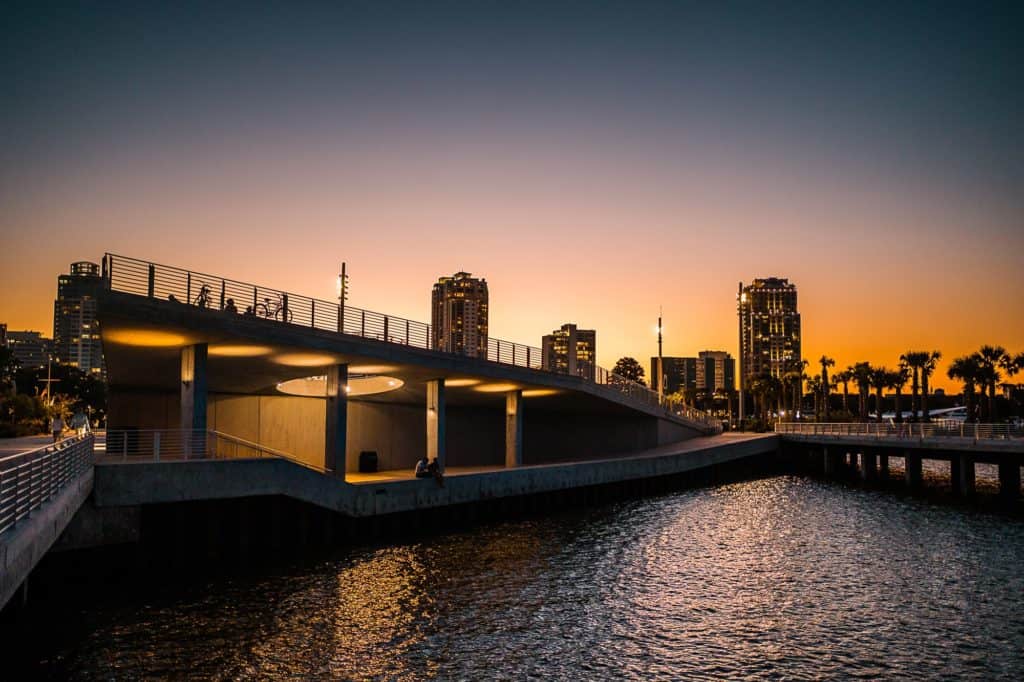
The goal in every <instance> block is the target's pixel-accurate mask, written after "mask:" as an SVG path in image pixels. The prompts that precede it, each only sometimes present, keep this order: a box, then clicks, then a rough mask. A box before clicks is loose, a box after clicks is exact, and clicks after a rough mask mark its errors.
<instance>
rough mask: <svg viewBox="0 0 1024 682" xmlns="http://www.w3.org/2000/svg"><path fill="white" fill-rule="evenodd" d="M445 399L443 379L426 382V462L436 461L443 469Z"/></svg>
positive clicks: (442, 471)
mask: <svg viewBox="0 0 1024 682" xmlns="http://www.w3.org/2000/svg"><path fill="white" fill-rule="evenodd" d="M445 421H446V420H445V399H444V379H434V380H433V381H428V382H427V460H432V459H436V460H437V466H438V468H439V469H440V470H441V473H444V469H445V447H444V438H445Z"/></svg>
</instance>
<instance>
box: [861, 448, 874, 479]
mask: <svg viewBox="0 0 1024 682" xmlns="http://www.w3.org/2000/svg"><path fill="white" fill-rule="evenodd" d="M876 459H877V458H876V456H875V453H874V452H871V451H870V450H864V451H863V452H862V453H861V454H860V462H861V467H860V477H861V479H862V480H864V481H874V480H875V479H876V478H877V475H878V471H877V469H876Z"/></svg>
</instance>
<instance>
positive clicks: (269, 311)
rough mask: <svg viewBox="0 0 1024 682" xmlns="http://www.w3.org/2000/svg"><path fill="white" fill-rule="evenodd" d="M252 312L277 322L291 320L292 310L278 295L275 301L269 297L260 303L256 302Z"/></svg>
mask: <svg viewBox="0 0 1024 682" xmlns="http://www.w3.org/2000/svg"><path fill="white" fill-rule="evenodd" d="M253 312H254V313H255V314H256V315H257V316H258V317H265V318H267V319H268V320H277V321H279V322H291V321H292V311H291V310H289V309H288V306H286V305H285V303H284V299H283V298H282V297H280V296H278V299H277V300H276V301H271V300H270V299H269V298H264V299H263V302H262V303H257V304H256V307H255V308H253Z"/></svg>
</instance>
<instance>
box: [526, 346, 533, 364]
mask: <svg viewBox="0 0 1024 682" xmlns="http://www.w3.org/2000/svg"><path fill="white" fill-rule="evenodd" d="M526 366H527V367H533V365H532V364H530V347H529V346H527V347H526Z"/></svg>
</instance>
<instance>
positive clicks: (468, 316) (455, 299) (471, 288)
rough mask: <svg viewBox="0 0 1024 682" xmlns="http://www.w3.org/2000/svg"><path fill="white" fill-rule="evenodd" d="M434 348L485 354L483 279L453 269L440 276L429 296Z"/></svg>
mask: <svg viewBox="0 0 1024 682" xmlns="http://www.w3.org/2000/svg"><path fill="white" fill-rule="evenodd" d="M430 306H431V316H430V317H431V324H432V325H433V332H432V335H433V342H434V348H435V349H437V350H442V351H445V352H446V353H458V354H460V355H468V356H470V357H475V358H485V359H486V358H487V280H486V279H477V278H475V277H472V276H471V275H470V273H468V272H456V273H455V274H454V275H453V276H451V277H441V278H440V279H439V280H437V284H435V285H434V291H433V294H432V296H431V303H430Z"/></svg>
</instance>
